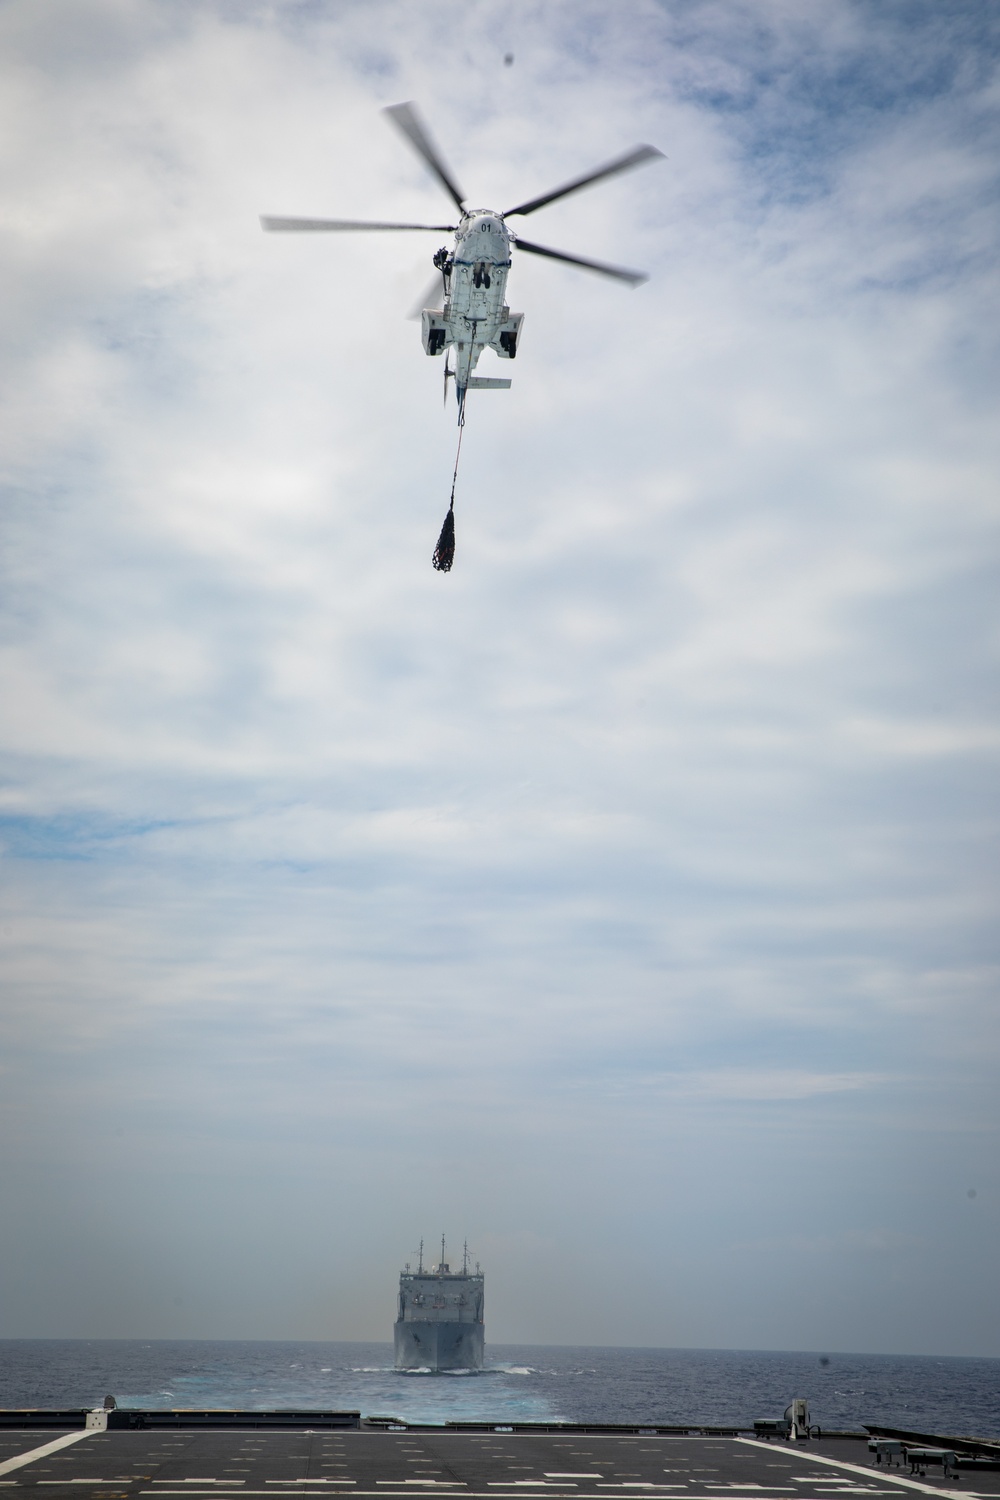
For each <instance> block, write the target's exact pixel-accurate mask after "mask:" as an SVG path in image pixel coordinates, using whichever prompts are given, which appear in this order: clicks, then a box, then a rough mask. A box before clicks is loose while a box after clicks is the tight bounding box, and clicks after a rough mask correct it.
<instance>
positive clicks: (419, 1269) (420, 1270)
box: [417, 1240, 424, 1276]
mask: <svg viewBox="0 0 1000 1500" xmlns="http://www.w3.org/2000/svg"><path fill="white" fill-rule="evenodd" d="M423 1270H424V1242H423V1240H421V1241H420V1264H419V1265H418V1266H417V1275H418V1276H421V1275H422V1274H423Z"/></svg>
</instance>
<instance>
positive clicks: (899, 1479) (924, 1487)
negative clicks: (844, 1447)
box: [733, 1438, 972, 1500]
mask: <svg viewBox="0 0 1000 1500" xmlns="http://www.w3.org/2000/svg"><path fill="white" fill-rule="evenodd" d="M733 1442H734V1443H746V1445H747V1447H748V1448H764V1449H770V1451H771V1452H772V1453H773V1452H774V1449H773V1448H772V1447H771V1445H770V1443H760V1442H758V1441H757V1439H756V1438H734V1439H733ZM795 1456H796V1458H805V1459H806V1460H807V1461H808V1462H809V1463H811V1464H829V1465H830V1466H831V1468H834V1469H846V1470H847V1471H848V1473H850V1474H860V1475H861V1476H862V1478H864V1479H866V1480H867V1481H868V1485H869V1486H871V1485H872V1480H878V1478H879V1475H878V1474H876V1473H875V1471H874V1470H873V1469H863V1468H862V1467H861V1465H860V1464H849V1463H846V1462H845V1461H844V1459H842V1458H824V1457H823V1455H822V1454H820V1453H809V1454H806V1453H797V1454H796V1455H795ZM888 1482H889V1483H890V1484H902V1485H905V1486H906V1488H907V1489H908V1490H920V1492H921V1493H922V1494H924V1495H946V1496H947V1497H948V1500H970V1497H971V1493H972V1492H971V1491H970V1490H946V1489H945V1488H944V1487H943V1486H942V1485H938V1484H921V1483H920V1481H919V1480H917V1479H904V1478H903V1476H902V1475H901V1474H894V1475H893V1476H892V1479H891V1480H889V1481H888ZM869 1492H870V1493H873V1494H879V1495H885V1494H888V1493H889V1491H888V1490H884V1489H882V1487H881V1485H879V1486H878V1487H877V1488H872V1489H870V1490H869Z"/></svg>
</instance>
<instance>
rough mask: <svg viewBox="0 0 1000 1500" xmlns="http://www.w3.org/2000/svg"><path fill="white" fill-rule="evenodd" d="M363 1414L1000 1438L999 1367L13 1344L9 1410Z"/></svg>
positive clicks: (529, 1350)
mask: <svg viewBox="0 0 1000 1500" xmlns="http://www.w3.org/2000/svg"><path fill="white" fill-rule="evenodd" d="M106 1395H113V1396H115V1397H116V1398H117V1400H118V1403H119V1405H121V1406H130V1407H135V1408H143V1409H146V1410H150V1409H156V1408H164V1407H193V1408H201V1409H204V1408H206V1407H236V1408H242V1409H257V1410H262V1409H270V1408H275V1407H292V1408H299V1409H302V1408H305V1409H309V1408H313V1409H317V1408H323V1409H326V1410H344V1409H349V1410H360V1411H361V1412H362V1414H363V1415H365V1416H373V1415H385V1416H399V1417H402V1418H405V1419H407V1420H409V1421H411V1422H437V1423H443V1422H448V1421H462V1420H465V1421H468V1420H474V1421H479V1420H489V1421H493V1422H497V1423H504V1422H511V1421H517V1422H552V1421H557V1420H562V1421H567V1422H634V1423H642V1422H651V1423H652V1422H660V1423H681V1422H690V1423H692V1424H695V1423H704V1424H706V1425H713V1424H718V1425H723V1424H727V1423H732V1424H734V1425H736V1424H739V1425H741V1426H747V1425H749V1424H750V1423H752V1421H753V1419H754V1418H755V1417H775V1416H780V1415H781V1414H782V1412H783V1411H784V1409H785V1407H786V1406H787V1405H788V1403H789V1402H790V1401H791V1399H792V1397H793V1396H805V1397H806V1399H807V1400H808V1401H809V1408H810V1418H811V1420H812V1421H813V1422H818V1423H819V1424H820V1426H821V1427H825V1428H850V1429H854V1430H857V1429H859V1428H860V1427H861V1425H862V1424H863V1423H865V1422H876V1423H883V1424H885V1425H886V1426H891V1427H901V1428H906V1429H908V1430H911V1431H917V1432H929V1433H947V1434H951V1435H960V1434H963V1433H965V1434H969V1435H971V1436H977V1437H994V1438H1000V1360H995V1359H936V1358H927V1357H916V1356H896V1355H870V1354H833V1355H829V1356H826V1355H819V1354H782V1353H772V1352H766V1353H753V1352H747V1351H740V1350H722V1349H606V1348H568V1347H556V1348H547V1347H543V1346H540V1345H498V1344H491V1345H489V1346H488V1349H487V1361H486V1368H485V1369H483V1370H482V1371H480V1372H477V1373H475V1374H473V1373H468V1374H461V1373H458V1372H454V1373H451V1374H440V1375H430V1374H423V1375H421V1374H407V1373H402V1372H397V1371H395V1370H394V1369H393V1368H392V1349H391V1346H390V1345H389V1344H348V1343H319V1342H317V1343H312V1342H306V1343H279V1342H267V1343H260V1342H250V1341H240V1342H214V1341H207V1340H205V1341H202V1340H197V1341H196V1340H155V1341H143V1340H127V1341H126V1340H113V1339H94V1340H87V1339H5V1340H0V1407H30V1406H40V1407H73V1408H80V1407H87V1406H94V1405H97V1404H99V1403H100V1402H101V1401H103V1399H104V1397H105V1396H106Z"/></svg>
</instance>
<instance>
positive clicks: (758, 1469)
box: [0, 1428, 1000, 1500]
mask: <svg viewBox="0 0 1000 1500" xmlns="http://www.w3.org/2000/svg"><path fill="white" fill-rule="evenodd" d="M72 1436H73V1437H74V1438H77V1439H79V1440H78V1441H74V1442H73V1443H72V1445H71V1446H69V1447H66V1448H63V1449H59V1450H57V1451H54V1452H53V1451H51V1450H50V1451H47V1452H46V1451H39V1453H38V1457H37V1458H35V1459H33V1460H32V1461H30V1462H29V1463H27V1464H24V1463H21V1464H19V1465H18V1466H17V1467H16V1468H10V1469H8V1467H7V1463H6V1462H4V1461H5V1460H7V1461H10V1460H12V1459H13V1460H15V1461H16V1460H17V1459H18V1458H20V1459H23V1458H24V1456H25V1455H26V1454H28V1453H30V1452H33V1451H34V1450H35V1449H39V1450H43V1449H44V1448H47V1447H48V1446H49V1445H51V1444H52V1443H53V1440H55V1439H58V1438H59V1437H60V1433H58V1432H46V1433H39V1432H33V1433H27V1432H16V1433H15V1432H5V1433H2V1434H0V1487H2V1488H3V1489H4V1490H7V1491H8V1492H10V1493H11V1500H17V1492H19V1491H24V1490H35V1491H37V1494H36V1495H35V1496H34V1497H32V1500H43V1497H44V1500H70V1497H74V1500H81V1497H85V1500H92V1497H93V1500H153V1497H156V1496H160V1497H162V1500H178V1497H180V1496H187V1497H191V1500H206V1497H207V1496H212V1497H215V1500H239V1497H250V1496H253V1497H254V1500H259V1497H272V1500H319V1497H324V1500H328V1497H329V1496H331V1495H336V1494H340V1495H354V1496H364V1497H366V1500H376V1497H383V1500H403V1497H406V1500H411V1497H412V1496H414V1495H419V1494H427V1493H428V1492H431V1493H433V1492H435V1491H437V1492H439V1493H440V1492H444V1493H447V1494H456V1495H463V1496H470V1497H477V1500H525V1497H526V1496H528V1495H531V1494H537V1493H543V1494H555V1495H564V1496H567V1497H570V1496H571V1497H574V1500H628V1497H629V1496H631V1497H633V1500H638V1497H649V1500H717V1497H719V1496H730V1497H733V1500H798V1497H802V1500H833V1497H835V1496H836V1495H848V1496H851V1495H853V1496H869V1497H872V1500H875V1497H879V1496H883V1495H884V1496H892V1497H894V1500H896V1497H902V1500H916V1496H917V1495H918V1494H920V1493H923V1494H928V1493H942V1494H946V1495H949V1496H958V1495H962V1496H967V1497H969V1500H973V1497H978V1496H983V1497H989V1500H992V1497H994V1496H996V1497H998V1500H1000V1472H990V1471H986V1472H976V1473H963V1474H962V1476H961V1478H958V1479H956V1478H955V1477H951V1478H950V1479H949V1480H948V1481H947V1482H946V1481H945V1480H944V1478H943V1476H942V1475H941V1472H940V1470H937V1471H935V1470H930V1471H929V1472H928V1475H927V1477H926V1478H921V1479H917V1480H914V1479H912V1478H911V1477H910V1476H909V1474H908V1472H907V1471H905V1470H896V1469H893V1470H889V1471H886V1470H885V1469H884V1468H878V1467H875V1466H873V1465H871V1462H870V1455H869V1454H868V1451H867V1446H866V1444H865V1443H864V1442H863V1441H855V1442H851V1441H842V1440H825V1441H820V1442H811V1443H808V1444H799V1445H796V1446H792V1445H790V1444H786V1443H783V1442H774V1443H756V1442H750V1441H747V1440H746V1439H739V1438H719V1437H714V1438H713V1437H701V1438H698V1437H683V1438H682V1437H662V1436H657V1437H643V1436H638V1437H634V1436H614V1437H612V1436H604V1435H592V1434H581V1433H569V1432H567V1433H558V1434H557V1433H547V1434H544V1435H542V1434H534V1433H532V1434H528V1433H523V1432H521V1433H503V1432H490V1431H488V1430H487V1431H480V1432H477V1433H453V1432H445V1431H441V1432H438V1431H428V1430H427V1429H426V1428H423V1429H420V1430H418V1431H414V1430H405V1431H401V1432H371V1431H364V1430H361V1431H357V1430H354V1431H351V1430H347V1431H344V1430H336V1429H334V1430H330V1429H326V1430H322V1431H309V1430H308V1429H304V1430H296V1431H279V1432H274V1431H264V1430H243V1431H238V1432H234V1431H228V1432H220V1431H211V1430H200V1431H190V1430H186V1429H176V1428H175V1429H161V1430H158V1431H152V1432H150V1431H145V1432H122V1431H108V1432H101V1431H98V1432H93V1433H86V1434H84V1433H80V1432H77V1433H75V1434H73V1435H72ZM4 1470H6V1472H4ZM24 1500H28V1497H27V1496H25V1497H24Z"/></svg>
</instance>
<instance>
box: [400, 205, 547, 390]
mask: <svg viewBox="0 0 1000 1500" xmlns="http://www.w3.org/2000/svg"><path fill="white" fill-rule="evenodd" d="M511 242H512V235H511V233H510V230H509V229H508V228H507V226H506V224H505V223H504V221H503V219H502V218H501V217H500V215H499V214H495V213H491V212H490V211H489V210H487V209H473V210H470V211H469V212H467V213H464V214H463V216H462V222H461V223H460V224H459V226H458V229H457V230H456V233H455V245H454V249H453V250H451V251H449V250H447V249H442V250H439V251H438V252H437V254H436V255H435V257H434V264H435V265H436V266H437V268H438V270H439V271H440V272H441V276H442V290H443V293H444V306H443V307H442V308H441V309H440V310H438V309H435V308H425V309H424V311H423V313H422V315H421V322H422V335H423V344H424V349H425V351H426V352H427V353H428V354H430V355H438V354H444V353H445V351H446V350H448V349H454V351H455V354H454V359H455V365H454V369H453V371H452V372H451V373H452V374H453V375H454V378H455V394H456V396H457V398H458V405H459V410H460V411H461V410H462V409H463V407H464V404H465V393H466V391H467V390H468V389H469V386H470V383H472V384H474V385H478V384H479V383H480V382H479V381H477V380H475V379H474V377H473V371H474V370H475V368H476V364H477V363H478V360H479V356H480V355H481V354H482V352H483V350H484V349H493V350H494V351H495V353H497V354H498V355H499V356H500V358H501V359H514V357H515V356H516V354H517V343H518V338H519V336H520V331H521V321H522V319H523V316H524V314H523V313H514V314H513V315H512V314H511V311H510V308H509V307H508V306H507V305H506V303H505V301H504V294H505V292H506V289H507V273H508V272H509V270H510V252H511ZM482 383H483V384H484V385H485V384H486V382H482ZM489 383H490V385H492V384H493V382H492V381H491V382H489ZM509 383H510V382H509V381H503V382H500V381H498V382H497V385H500V384H502V385H508V384H509Z"/></svg>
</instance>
